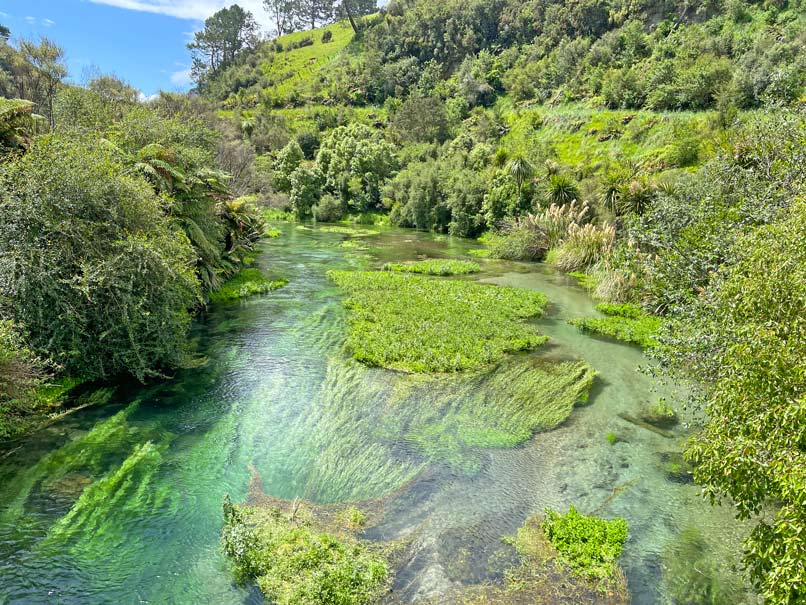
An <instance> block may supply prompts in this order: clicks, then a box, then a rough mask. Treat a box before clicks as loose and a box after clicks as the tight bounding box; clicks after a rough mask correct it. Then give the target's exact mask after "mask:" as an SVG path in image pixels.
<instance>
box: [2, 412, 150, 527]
mask: <svg viewBox="0 0 806 605" xmlns="http://www.w3.org/2000/svg"><path fill="white" fill-rule="evenodd" d="M138 406H139V404H138V402H134V403H131V404H129V406H128V407H126V408H125V409H123V410H121V411H120V412H118V413H117V414H115V415H114V416H112V417H111V418H108V419H106V420H103V421H101V422H99V423H98V424H96V425H95V426H94V427H93V428H92V429H91V430H90V431H89V432H88V433H87V434H86V435H84V436H82V437H80V438H78V439H76V440H74V441H70V442H68V443H66V444H65V445H63V446H62V447H61V448H59V449H57V450H54V451H52V452H49V453H48V454H46V455H45V456H43V457H42V458H41V459H40V460H39V462H37V463H36V464H35V465H33V466H31V467H29V468H27V469H25V471H24V472H23V473H21V474H20V475H18V476H16V477H15V478H14V480H13V481H9V482H8V484H7V485H6V486H5V487H4V489H3V490H2V492H0V502H4V503H7V504H6V506H5V510H4V512H3V513H2V515H0V519H2V520H3V521H6V522H13V521H14V520H15V519H16V518H18V517H19V516H20V515H21V514H22V513H23V511H24V507H25V501H26V500H27V499H28V497H29V496H30V494H31V491H32V490H33V489H34V487H36V485H37V484H43V487H45V488H47V485H49V484H55V483H57V482H58V481H60V480H61V479H63V478H64V477H65V476H67V475H68V474H70V473H74V472H76V471H87V472H89V473H98V472H101V470H102V468H103V464H104V458H105V457H106V454H107V452H108V451H109V448H111V447H114V446H116V445H122V444H123V443H124V442H125V441H126V439H127V437H128V435H129V433H130V431H131V427H130V425H129V422H128V421H129V418H130V416H131V415H132V414H133V413H134V412H135V411H136V410H137V408H138ZM6 497H7V498H8V499H7V500H6Z"/></svg>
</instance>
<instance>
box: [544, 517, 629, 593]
mask: <svg viewBox="0 0 806 605" xmlns="http://www.w3.org/2000/svg"><path fill="white" fill-rule="evenodd" d="M543 531H544V532H546V537H548V539H549V540H550V541H551V543H552V544H553V545H554V547H555V548H556V549H557V550H558V551H559V553H560V556H561V559H562V561H563V562H564V563H566V564H568V565H570V566H571V568H573V569H574V570H575V571H576V572H578V573H579V574H581V575H583V576H585V577H587V578H590V579H593V580H607V579H609V578H612V577H613V576H614V575H615V573H616V570H617V566H616V560H617V559H618V558H619V557H620V556H621V551H622V550H623V549H624V543H625V542H626V541H627V533H628V529H627V522H626V521H625V520H624V519H621V518H618V517H617V518H615V519H613V520H612V521H607V520H606V519H599V518H598V517H586V516H585V515H582V514H580V513H579V512H578V511H577V510H576V509H575V508H574V507H573V506H572V507H571V508H570V510H569V511H568V512H567V513H566V514H564V515H561V514H560V513H558V512H555V511H553V510H549V511H546V519H545V520H544V521H543Z"/></svg>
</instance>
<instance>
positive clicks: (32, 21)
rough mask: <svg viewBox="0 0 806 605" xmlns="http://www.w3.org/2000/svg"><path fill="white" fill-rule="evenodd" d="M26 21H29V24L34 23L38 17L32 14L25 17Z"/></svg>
mask: <svg viewBox="0 0 806 605" xmlns="http://www.w3.org/2000/svg"><path fill="white" fill-rule="evenodd" d="M25 22H26V23H28V24H29V25H33V24H34V23H36V17H31V16H28V17H25Z"/></svg>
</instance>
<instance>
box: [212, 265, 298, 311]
mask: <svg viewBox="0 0 806 605" xmlns="http://www.w3.org/2000/svg"><path fill="white" fill-rule="evenodd" d="M287 283H288V282H287V281H286V280H271V279H269V278H268V277H266V276H265V275H264V274H263V272H262V271H260V269H241V270H240V271H238V273H236V274H235V275H234V276H232V278H231V279H229V280H228V281H227V282H226V283H224V285H223V286H221V287H220V288H219V289H218V290H216V291H215V292H212V293H211V294H210V302H214V303H220V302H227V301H232V300H238V299H239V298H246V297H247V296H252V295H254V294H265V293H266V292H271V291H273V290H277V289H278V288H282V287H283V286H284V285H286V284H287Z"/></svg>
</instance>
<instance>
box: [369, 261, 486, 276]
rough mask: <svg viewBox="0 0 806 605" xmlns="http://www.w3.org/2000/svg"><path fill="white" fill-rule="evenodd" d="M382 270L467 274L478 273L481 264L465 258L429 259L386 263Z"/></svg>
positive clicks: (425, 273)
mask: <svg viewBox="0 0 806 605" xmlns="http://www.w3.org/2000/svg"><path fill="white" fill-rule="evenodd" d="M383 270H384V271H394V272H396V273H422V274H424V275H442V276H446V275H468V274H470V273H478V272H479V271H481V266H480V265H479V264H478V263H474V262H471V261H466V260H437V259H429V260H423V261H418V262H416V263H386V264H385V265H384V266H383Z"/></svg>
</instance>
